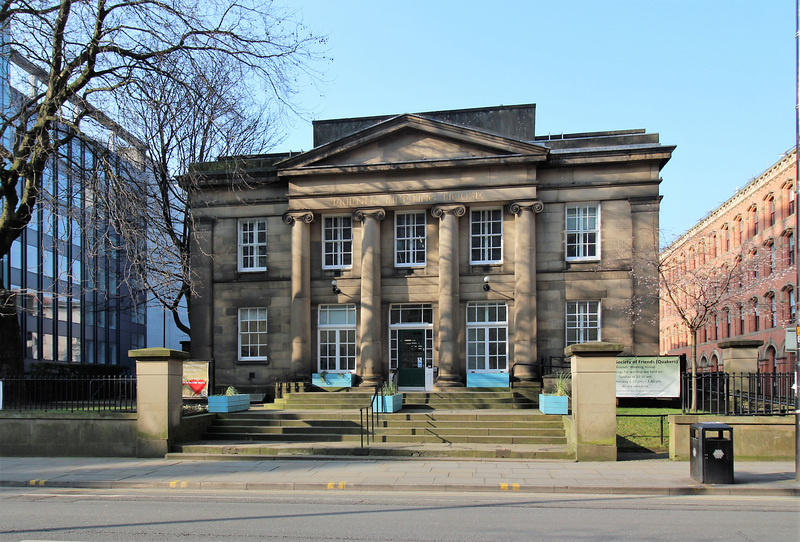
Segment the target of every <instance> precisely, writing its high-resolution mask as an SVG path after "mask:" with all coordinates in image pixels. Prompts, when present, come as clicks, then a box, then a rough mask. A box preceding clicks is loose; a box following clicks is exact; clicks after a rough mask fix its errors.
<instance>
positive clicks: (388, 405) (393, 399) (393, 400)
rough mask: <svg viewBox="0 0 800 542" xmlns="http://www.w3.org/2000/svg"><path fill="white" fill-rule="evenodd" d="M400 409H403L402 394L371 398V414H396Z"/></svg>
mask: <svg viewBox="0 0 800 542" xmlns="http://www.w3.org/2000/svg"><path fill="white" fill-rule="evenodd" d="M401 408H403V394H402V393H396V394H394V395H384V396H383V397H373V398H372V412H397V411H398V410H400V409H401Z"/></svg>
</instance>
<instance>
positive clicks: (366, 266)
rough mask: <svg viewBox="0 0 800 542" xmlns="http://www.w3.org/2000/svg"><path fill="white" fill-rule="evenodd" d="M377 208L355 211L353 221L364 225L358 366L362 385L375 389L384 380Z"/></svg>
mask: <svg viewBox="0 0 800 542" xmlns="http://www.w3.org/2000/svg"><path fill="white" fill-rule="evenodd" d="M385 217H386V212H385V211H384V210H383V209H381V208H368V209H356V210H355V211H353V219H354V220H356V221H358V222H361V223H363V224H364V228H363V236H362V239H361V328H360V335H361V337H360V340H359V343H360V344H361V363H360V365H361V366H360V371H359V372H360V374H361V381H362V384H363V385H364V386H376V385H378V384H379V383H380V382H381V380H383V378H384V374H383V373H384V371H383V363H382V359H383V348H382V346H381V324H380V314H381V220H383V219H384V218H385Z"/></svg>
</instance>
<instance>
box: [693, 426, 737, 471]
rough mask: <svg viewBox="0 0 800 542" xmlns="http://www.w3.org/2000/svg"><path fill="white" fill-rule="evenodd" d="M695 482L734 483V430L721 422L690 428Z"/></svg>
mask: <svg viewBox="0 0 800 542" xmlns="http://www.w3.org/2000/svg"><path fill="white" fill-rule="evenodd" d="M689 437H690V438H689V441H690V445H691V456H690V457H689V462H690V464H691V467H690V470H691V475H692V479H694V480H697V481H698V482H700V483H703V484H732V483H733V427H731V426H730V425H728V424H725V423H721V422H701V423H693V424H692V425H691V427H690V428H689Z"/></svg>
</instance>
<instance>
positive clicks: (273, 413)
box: [216, 409, 561, 425]
mask: <svg viewBox="0 0 800 542" xmlns="http://www.w3.org/2000/svg"><path fill="white" fill-rule="evenodd" d="M216 419H217V420H218V421H223V420H306V421H323V420H349V421H355V422H359V420H360V416H359V413H358V411H355V410H352V409H348V410H340V411H335V410H328V411H283V410H262V409H251V410H248V411H244V412H230V413H226V414H217V418H216ZM379 419H380V420H381V421H385V420H391V421H395V422H396V421H452V422H473V421H487V422H498V423H499V422H509V421H510V422H514V421H520V422H527V421H530V422H536V423H555V424H558V425H561V416H557V415H548V414H541V413H540V412H539V411H538V410H532V411H525V412H516V411H508V410H504V411H472V410H455V411H446V410H432V411H429V412H403V411H400V412H393V413H388V414H387V413H382V414H380V416H379Z"/></svg>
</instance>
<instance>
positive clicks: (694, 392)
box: [692, 329, 697, 412]
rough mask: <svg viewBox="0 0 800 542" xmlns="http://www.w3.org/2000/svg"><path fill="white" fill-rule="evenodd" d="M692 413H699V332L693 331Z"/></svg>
mask: <svg viewBox="0 0 800 542" xmlns="http://www.w3.org/2000/svg"><path fill="white" fill-rule="evenodd" d="M692 412H697V330H696V329H693V330H692Z"/></svg>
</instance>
